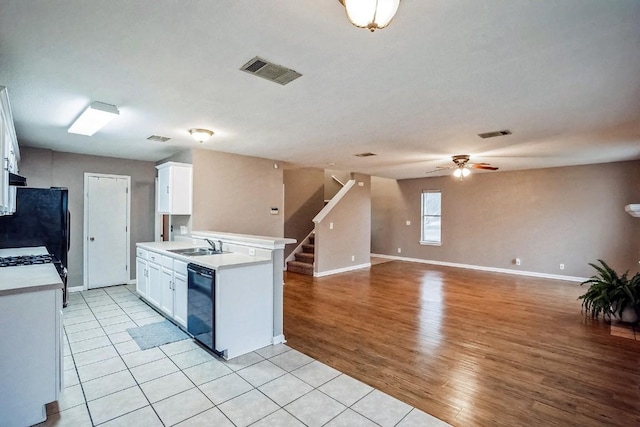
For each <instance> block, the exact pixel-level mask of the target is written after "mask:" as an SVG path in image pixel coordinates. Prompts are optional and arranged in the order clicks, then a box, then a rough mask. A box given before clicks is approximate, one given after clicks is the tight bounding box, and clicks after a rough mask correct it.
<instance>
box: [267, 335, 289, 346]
mask: <svg viewBox="0 0 640 427" xmlns="http://www.w3.org/2000/svg"><path fill="white" fill-rule="evenodd" d="M286 342H287V340H286V339H284V334H283V335H278V336H276V337H273V338H272V339H271V343H272V344H273V345H276V344H284V343H286Z"/></svg>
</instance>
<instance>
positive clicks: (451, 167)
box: [436, 166, 457, 169]
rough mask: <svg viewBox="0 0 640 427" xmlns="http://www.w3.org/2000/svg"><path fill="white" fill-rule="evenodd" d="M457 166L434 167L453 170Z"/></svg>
mask: <svg viewBox="0 0 640 427" xmlns="http://www.w3.org/2000/svg"><path fill="white" fill-rule="evenodd" d="M456 167H457V166H436V169H453V168H456Z"/></svg>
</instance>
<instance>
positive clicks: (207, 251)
mask: <svg viewBox="0 0 640 427" xmlns="http://www.w3.org/2000/svg"><path fill="white" fill-rule="evenodd" d="M169 252H173V253H174V254H178V255H184V256H202V255H219V254H228V253H229V252H228V251H220V250H217V249H212V248H187V249H169Z"/></svg>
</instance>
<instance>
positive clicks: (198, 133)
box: [189, 128, 213, 143]
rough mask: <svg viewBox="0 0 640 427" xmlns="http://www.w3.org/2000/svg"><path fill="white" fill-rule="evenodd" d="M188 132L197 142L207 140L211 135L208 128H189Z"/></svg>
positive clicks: (211, 132)
mask: <svg viewBox="0 0 640 427" xmlns="http://www.w3.org/2000/svg"><path fill="white" fill-rule="evenodd" d="M189 133H190V134H191V136H192V137H193V139H195V140H196V141H198V142H199V143H203V142H205V141H208V140H209V138H211V136H213V131H210V130H209V129H196V128H194V129H189Z"/></svg>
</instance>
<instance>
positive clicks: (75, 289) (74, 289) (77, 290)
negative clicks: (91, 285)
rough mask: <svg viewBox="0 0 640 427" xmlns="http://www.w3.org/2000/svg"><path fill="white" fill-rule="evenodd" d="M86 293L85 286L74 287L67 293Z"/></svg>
mask: <svg viewBox="0 0 640 427" xmlns="http://www.w3.org/2000/svg"><path fill="white" fill-rule="evenodd" d="M81 291H84V286H72V287H70V288H67V292H81Z"/></svg>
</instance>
